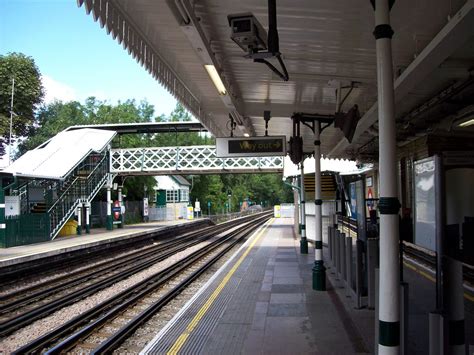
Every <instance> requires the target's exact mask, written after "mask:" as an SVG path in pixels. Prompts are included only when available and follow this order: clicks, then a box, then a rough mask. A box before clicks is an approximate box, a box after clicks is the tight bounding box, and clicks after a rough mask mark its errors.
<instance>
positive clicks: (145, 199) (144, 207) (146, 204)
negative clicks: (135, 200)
mask: <svg viewBox="0 0 474 355" xmlns="http://www.w3.org/2000/svg"><path fill="white" fill-rule="evenodd" d="M143 217H148V197H144V198H143Z"/></svg>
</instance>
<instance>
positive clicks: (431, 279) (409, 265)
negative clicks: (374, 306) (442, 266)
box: [403, 261, 474, 302]
mask: <svg viewBox="0 0 474 355" xmlns="http://www.w3.org/2000/svg"><path fill="white" fill-rule="evenodd" d="M403 265H405V266H406V267H407V268H409V269H411V270H413V271H415V272H416V273H417V274H420V275H421V276H423V277H424V278H425V279H428V280H430V281H431V282H436V279H435V278H434V277H433V276H431V275H430V274H428V273H427V272H425V271H423V270H420V269H419V268H417V267H415V266H413V265H411V264H408V263H407V262H405V261H404V262H403ZM464 298H465V299H467V300H469V301H471V302H474V296H471V295H470V294H468V293H467V292H464Z"/></svg>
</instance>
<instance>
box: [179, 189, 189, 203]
mask: <svg viewBox="0 0 474 355" xmlns="http://www.w3.org/2000/svg"><path fill="white" fill-rule="evenodd" d="M180 191H181V202H188V201H189V191H188V190H180Z"/></svg>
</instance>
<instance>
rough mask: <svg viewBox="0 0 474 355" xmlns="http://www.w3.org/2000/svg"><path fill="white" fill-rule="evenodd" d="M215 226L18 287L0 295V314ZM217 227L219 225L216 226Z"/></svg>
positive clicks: (199, 234) (159, 250)
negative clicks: (53, 277) (27, 286)
mask: <svg viewBox="0 0 474 355" xmlns="http://www.w3.org/2000/svg"><path fill="white" fill-rule="evenodd" d="M216 227H217V226H212V227H207V228H206V229H205V230H199V231H195V232H188V233H186V234H184V235H183V236H180V237H179V238H177V239H172V240H166V241H164V242H163V243H161V244H158V245H152V246H149V247H147V248H146V250H143V249H141V250H137V251H134V252H132V253H130V254H127V255H124V256H123V257H122V258H120V259H119V260H115V261H112V262H111V261H104V262H102V263H99V264H96V265H93V266H90V267H87V268H84V269H81V270H77V271H75V272H72V273H69V274H65V275H63V276H61V277H58V278H55V279H53V280H48V281H45V282H42V283H40V284H36V285H34V286H32V287H29V288H24V289H20V290H18V291H16V292H13V293H9V294H7V295H4V296H2V297H0V302H3V304H0V314H4V313H5V312H6V311H9V310H11V309H13V308H15V307H18V306H22V305H26V304H29V303H32V302H37V301H38V300H39V299H43V298H45V297H47V296H49V295H51V294H52V293H56V292H58V291H62V290H64V289H67V288H70V287H73V286H75V285H77V284H79V283H83V282H85V281H88V280H90V279H94V278H96V277H98V276H103V273H104V272H110V271H116V270H117V269H116V268H117V267H126V266H128V265H129V264H131V263H134V264H135V265H136V260H137V257H140V258H141V260H143V258H146V257H149V256H151V255H154V254H155V253H159V252H161V251H163V250H166V249H168V248H170V247H173V246H175V245H179V244H180V243H183V242H186V241H188V240H191V239H195V238H200V237H202V236H204V235H205V234H206V233H208V232H209V231H210V230H211V229H212V228H214V229H215V228H216ZM218 227H221V226H218ZM226 227H228V226H227V225H226V226H225V227H221V228H222V229H223V228H226ZM67 279H69V280H67ZM63 280H67V281H65V282H61V283H59V282H60V281H63ZM52 283H58V284H57V285H55V286H48V285H49V284H52ZM45 287H48V288H47V289H43V290H39V291H36V292H33V291H34V290H38V289H41V288H45ZM18 296H20V297H19V298H17V299H14V300H11V301H9V302H7V299H11V298H13V297H18Z"/></svg>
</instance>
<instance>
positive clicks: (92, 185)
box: [47, 154, 108, 239]
mask: <svg viewBox="0 0 474 355" xmlns="http://www.w3.org/2000/svg"><path fill="white" fill-rule="evenodd" d="M89 166H90V167H92V169H91V170H90V171H87V170H81V169H76V170H75V173H74V174H73V175H71V176H70V180H69V183H68V184H67V186H66V188H63V189H61V190H59V191H60V192H61V193H60V195H59V196H58V198H57V199H56V200H55V201H54V202H53V203H52V204H51V207H49V209H48V211H47V213H48V214H49V220H50V239H54V238H55V237H56V236H57V234H58V233H59V231H60V230H61V228H62V227H63V226H64V224H65V223H66V222H67V221H68V220H69V218H71V216H72V215H73V214H74V211H75V210H76V208H77V206H78V205H79V203H81V202H83V201H92V199H94V197H95V196H96V195H97V193H98V192H99V190H100V189H101V188H102V186H104V184H105V182H106V181H107V175H108V156H107V154H104V155H103V156H102V158H101V160H99V161H98V162H97V163H96V164H94V165H89ZM84 172H86V174H85V173H84Z"/></svg>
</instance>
